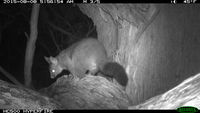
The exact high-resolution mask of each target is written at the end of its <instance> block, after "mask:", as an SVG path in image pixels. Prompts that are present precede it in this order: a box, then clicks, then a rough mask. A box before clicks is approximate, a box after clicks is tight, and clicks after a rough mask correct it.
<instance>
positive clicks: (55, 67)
mask: <svg viewBox="0 0 200 113" xmlns="http://www.w3.org/2000/svg"><path fill="white" fill-rule="evenodd" d="M44 58H45V60H46V61H47V62H48V63H49V71H50V75H51V78H52V79H53V78H55V77H56V76H57V75H58V74H59V73H61V72H62V70H63V69H62V67H61V66H60V65H59V63H58V60H57V59H56V58H54V57H51V56H50V57H44Z"/></svg>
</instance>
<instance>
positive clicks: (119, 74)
mask: <svg viewBox="0 0 200 113" xmlns="http://www.w3.org/2000/svg"><path fill="white" fill-rule="evenodd" d="M101 72H102V73H103V74H104V75H106V76H109V77H111V78H114V79H115V80H116V81H117V82H118V83H119V84H121V85H122V86H125V87H126V85H127V83H128V76H127V74H126V71H125V69H124V68H123V66H121V65H120V64H119V63H116V62H108V63H106V64H105V65H104V66H103V69H101Z"/></svg>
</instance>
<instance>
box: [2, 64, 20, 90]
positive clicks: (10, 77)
mask: <svg viewBox="0 0 200 113" xmlns="http://www.w3.org/2000/svg"><path fill="white" fill-rule="evenodd" d="M0 72H2V73H3V74H4V75H5V76H6V77H7V78H8V79H9V80H10V81H12V82H13V83H14V84H16V85H18V86H21V87H24V85H23V84H21V83H20V82H19V81H18V80H17V79H15V77H13V75H12V74H10V73H9V72H7V71H6V70H5V69H3V67H1V66H0Z"/></svg>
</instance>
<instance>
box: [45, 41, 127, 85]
mask: <svg viewBox="0 0 200 113" xmlns="http://www.w3.org/2000/svg"><path fill="white" fill-rule="evenodd" d="M45 60H46V61H47V62H48V63H49V69H50V75H51V78H55V77H56V76H57V75H58V74H59V73H61V72H62V71H63V70H69V71H70V72H71V73H72V75H75V76H78V77H79V78H83V77H84V76H85V74H86V73H87V72H89V73H90V74H92V75H96V74H97V73H101V74H103V75H105V76H107V77H110V78H112V79H113V78H114V79H115V80H116V81H117V82H118V83H119V84H121V85H122V86H126V85H127V82H128V77H127V74H126V71H125V69H124V68H123V67H122V66H121V65H120V64H118V63H116V62H110V61H109V60H108V56H107V53H106V50H105V48H104V46H103V45H102V44H101V43H100V42H99V41H98V40H97V39H94V38H86V39H83V40H81V41H79V42H76V43H75V44H73V45H72V46H70V47H69V48H67V49H65V50H63V51H61V52H60V53H59V54H58V55H57V56H56V57H51V56H50V57H49V58H48V57H45Z"/></svg>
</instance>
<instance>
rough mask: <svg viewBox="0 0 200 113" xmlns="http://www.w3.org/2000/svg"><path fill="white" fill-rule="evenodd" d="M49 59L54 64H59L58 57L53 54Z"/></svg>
mask: <svg viewBox="0 0 200 113" xmlns="http://www.w3.org/2000/svg"><path fill="white" fill-rule="evenodd" d="M49 61H50V62H51V63H52V64H55V65H57V64H58V61H57V59H56V58H54V57H52V56H50V57H49Z"/></svg>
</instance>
